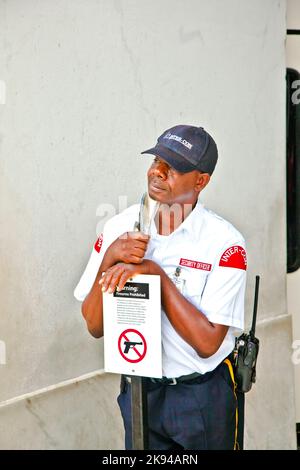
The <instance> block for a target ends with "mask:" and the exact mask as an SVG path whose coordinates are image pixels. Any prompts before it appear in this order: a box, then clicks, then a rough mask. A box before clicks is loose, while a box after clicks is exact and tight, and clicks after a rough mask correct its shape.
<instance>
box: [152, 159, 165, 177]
mask: <svg viewBox="0 0 300 470" xmlns="http://www.w3.org/2000/svg"><path fill="white" fill-rule="evenodd" d="M152 172H153V174H154V175H155V176H158V177H159V178H163V179H166V178H167V175H168V168H167V165H166V164H165V163H164V162H156V163H154V165H153V167H152Z"/></svg>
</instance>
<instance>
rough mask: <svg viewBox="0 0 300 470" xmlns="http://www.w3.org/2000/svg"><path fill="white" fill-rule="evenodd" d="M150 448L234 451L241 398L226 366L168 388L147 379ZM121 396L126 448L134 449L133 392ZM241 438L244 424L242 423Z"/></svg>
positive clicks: (126, 389)
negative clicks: (132, 425) (234, 388)
mask: <svg viewBox="0 0 300 470" xmlns="http://www.w3.org/2000/svg"><path fill="white" fill-rule="evenodd" d="M146 387H147V401H148V430H149V449H151V450H172V449H194V450H204V449H210V450H212V449H220V450H221V449H224V450H225V449H234V446H235V439H236V432H237V430H236V409H237V399H236V395H235V393H234V390H233V383H232V380H231V377H230V374H229V371H228V367H227V365H226V364H224V363H222V364H221V365H220V366H218V367H217V369H216V370H215V371H214V373H213V374H209V378H208V379H207V380H206V379H205V375H204V376H201V377H199V378H196V379H193V380H190V381H187V382H185V383H177V384H176V385H165V384H161V383H153V382H151V380H150V379H148V380H147V385H146ZM130 388H131V387H130V384H129V383H125V386H123V387H122V390H121V393H120V395H119V396H118V404H119V406H120V409H121V413H122V417H123V421H124V427H125V446H126V449H128V450H129V449H132V427H131V390H130ZM239 427H240V435H241V430H242V429H243V423H240V424H239Z"/></svg>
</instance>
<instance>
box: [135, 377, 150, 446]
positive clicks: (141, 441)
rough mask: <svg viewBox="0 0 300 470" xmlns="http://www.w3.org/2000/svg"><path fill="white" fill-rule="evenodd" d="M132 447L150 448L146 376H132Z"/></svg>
mask: <svg viewBox="0 0 300 470" xmlns="http://www.w3.org/2000/svg"><path fill="white" fill-rule="evenodd" d="M131 417H132V418H131V419H132V448H133V449H134V450H146V449H148V406H147V391H146V389H145V378H144V377H131Z"/></svg>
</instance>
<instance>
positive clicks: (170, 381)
mask: <svg viewBox="0 0 300 470" xmlns="http://www.w3.org/2000/svg"><path fill="white" fill-rule="evenodd" d="M222 364H223V363H222V362H221V364H219V365H218V366H217V367H216V368H215V369H214V370H212V371H209V372H206V373H205V374H199V373H198V372H194V373H193V374H188V375H181V376H180V377H162V378H161V379H158V378H155V377H148V378H147V377H146V379H147V380H149V381H150V382H152V383H156V384H162V385H177V384H178V383H190V384H192V383H202V382H206V381H207V380H209V379H210V378H211V377H212V376H213V375H214V374H215V372H216V371H217V370H218V369H219V367H220V366H221V365H222ZM124 377H125V379H126V381H127V382H128V383H131V377H130V376H124Z"/></svg>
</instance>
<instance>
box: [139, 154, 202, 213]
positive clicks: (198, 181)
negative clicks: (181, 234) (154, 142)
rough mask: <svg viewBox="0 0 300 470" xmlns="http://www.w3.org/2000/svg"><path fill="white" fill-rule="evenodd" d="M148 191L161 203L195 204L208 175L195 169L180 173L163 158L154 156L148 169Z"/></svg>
mask: <svg viewBox="0 0 300 470" xmlns="http://www.w3.org/2000/svg"><path fill="white" fill-rule="evenodd" d="M147 175H148V192H149V196H150V197H151V198H152V199H155V200H156V201H158V202H160V203H162V204H168V205H171V204H175V203H178V204H193V205H194V204H195V202H196V201H197V198H198V195H199V192H200V191H201V190H202V189H203V188H204V187H205V186H206V185H207V183H208V182H209V179H210V176H209V175H208V174H207V173H200V172H199V171H197V170H194V171H190V172H189V173H180V172H179V171H176V170H175V169H174V168H172V167H171V166H170V165H169V164H168V163H167V162H166V161H165V160H163V159H162V158H160V157H155V158H154V161H153V163H152V165H151V166H150V168H149V170H148V174H147Z"/></svg>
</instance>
